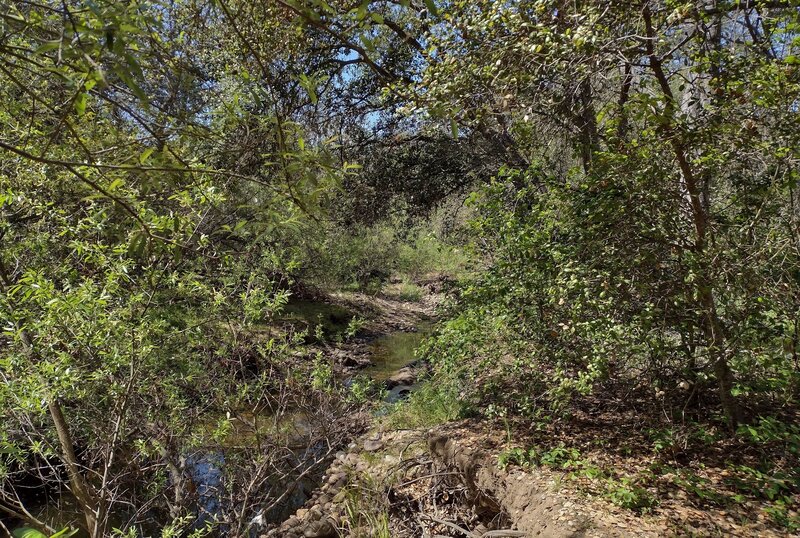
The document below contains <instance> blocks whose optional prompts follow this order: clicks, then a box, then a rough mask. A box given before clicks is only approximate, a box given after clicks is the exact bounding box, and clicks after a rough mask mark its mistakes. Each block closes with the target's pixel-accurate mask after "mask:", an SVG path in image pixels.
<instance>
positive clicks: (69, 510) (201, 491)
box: [12, 300, 433, 538]
mask: <svg viewBox="0 0 800 538" xmlns="http://www.w3.org/2000/svg"><path fill="white" fill-rule="evenodd" d="M354 317H355V315H354V314H353V313H352V312H350V311H349V310H348V309H346V308H344V307H341V306H339V305H335V304H330V303H325V302H319V301H302V300H294V301H291V302H290V303H289V304H288V305H287V306H286V308H285V310H284V312H283V314H282V315H281V316H280V318H279V319H278V320H277V321H279V322H281V323H290V324H292V325H294V326H295V328H296V330H301V331H307V333H308V340H309V341H314V339H315V336H314V335H315V332H316V331H315V330H314V329H315V328H316V327H317V326H319V327H321V329H322V334H324V335H325V338H326V339H330V340H334V339H338V338H341V337H343V336H344V335H345V334H346V332H347V330H348V327H349V325H350V323H351V321H352V320H353V318H354ZM432 326H433V324H432V322H421V323H419V324H418V325H417V326H416V327H415V330H413V331H402V330H396V331H392V332H389V333H387V334H383V335H380V336H378V337H377V338H374V339H372V340H368V341H366V342H365V343H364V345H365V346H367V348H368V355H367V356H368V358H369V359H370V361H371V363H372V364H371V365H370V366H368V367H366V368H364V369H363V370H361V371H360V372H359V373H360V374H363V375H365V376H368V377H369V378H371V379H373V380H374V381H376V382H379V383H381V382H384V381H386V380H387V379H389V378H390V377H391V376H392V375H393V374H395V373H396V372H397V371H398V370H400V369H402V368H404V367H405V366H408V365H409V364H412V363H413V362H414V361H415V360H416V357H415V350H416V349H417V348H418V347H419V345H420V343H421V342H422V340H423V339H424V338H425V336H427V335H428V334H430V332H431V329H432ZM417 386H418V384H416V383H415V384H411V385H398V386H395V387H393V388H392V389H390V390H389V391H388V393H387V394H386V395H385V396H384V401H385V402H387V403H389V404H392V403H395V402H397V401H400V400H402V399H403V398H405V397H406V396H407V395H408V394H409V393H410V392H412V391H413V390H415V389H416V388H417ZM385 411H386V409H385V408H384V409H383V410H382V411H381V412H385ZM261 418H269V417H261ZM292 420H294V419H292ZM304 420H305V417H304V416H303V415H300V414H298V415H297V417H296V421H295V422H296V424H293V426H296V427H297V428H298V429H302V427H303V426H302V422H303V421H304ZM320 449H321V447H320ZM306 450H311V451H312V452H313V451H314V447H308V448H307V449H306ZM224 463H225V454H224V451H220V450H215V451H208V452H205V453H202V452H201V453H195V454H194V455H192V456H189V457H187V458H186V466H187V472H188V474H189V475H190V476H191V478H192V481H193V482H194V484H195V485H196V487H197V494H198V504H199V505H200V507H201V508H202V511H203V512H205V513H206V514H213V513H214V512H215V511H216V510H217V509H218V507H219V499H218V498H217V497H216V495H215V494H214V492H215V491H217V490H218V488H220V487H222V481H223V471H222V468H223V466H224ZM313 482H314V481H313V480H309V483H308V484H303V485H302V486H301V487H300V488H299V491H298V493H297V494H296V495H293V496H292V497H291V498H289V499H288V503H287V504H286V505H285V506H283V507H282V509H281V510H280V511H279V512H277V513H271V514H265V516H266V518H265V520H268V521H281V520H283V519H285V518H286V517H288V515H289V514H292V513H294V511H295V510H296V509H297V508H299V507H301V506H302V505H303V503H304V502H305V501H306V499H307V498H308V497H307V494H310V492H311V491H312V490H313V489H314V488H315V487H316V485H317V484H315V483H313ZM32 508H33V509H32V513H33V514H34V515H36V516H37V517H39V518H40V519H42V520H44V521H46V522H47V523H48V524H50V525H51V526H52V527H54V528H56V529H61V528H64V527H70V526H74V525H75V523H76V522H77V521H80V512H79V510H78V508H77V506H76V505H75V502H74V498H72V496H71V495H70V494H69V493H68V492H66V491H64V492H61V494H60V495H58V497H57V499H56V501H55V502H51V503H47V504H39V505H38V506H34V507H32ZM120 519H122V518H120ZM203 519H204V518H201V519H200V520H199V521H202V520H203ZM120 522H121V521H120ZM12 528H13V527H12ZM75 536H76V537H78V538H82V537H84V536H85V533H83V532H79V533H78V534H76V535H75Z"/></svg>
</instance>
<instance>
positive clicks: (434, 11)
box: [425, 0, 439, 16]
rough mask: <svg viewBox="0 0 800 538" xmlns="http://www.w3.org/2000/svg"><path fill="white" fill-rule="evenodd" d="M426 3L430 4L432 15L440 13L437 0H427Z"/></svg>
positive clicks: (429, 8)
mask: <svg viewBox="0 0 800 538" xmlns="http://www.w3.org/2000/svg"><path fill="white" fill-rule="evenodd" d="M425 5H426V6H428V11H430V12H431V15H434V16H436V15H438V14H439V9H438V8H437V7H436V2H435V0H425Z"/></svg>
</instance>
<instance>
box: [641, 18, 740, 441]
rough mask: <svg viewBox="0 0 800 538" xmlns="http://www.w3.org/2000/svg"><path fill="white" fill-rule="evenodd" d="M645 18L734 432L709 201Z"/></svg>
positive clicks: (717, 372)
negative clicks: (711, 256) (710, 259)
mask: <svg viewBox="0 0 800 538" xmlns="http://www.w3.org/2000/svg"><path fill="white" fill-rule="evenodd" d="M642 15H643V17H644V23H645V30H646V39H645V46H646V49H647V56H648V62H649V64H650V69H651V70H652V71H653V74H654V75H655V78H656V80H657V81H658V84H659V86H660V89H661V93H662V94H663V96H664V99H665V110H664V116H665V117H666V118H668V120H669V123H668V124H667V125H666V127H665V128H664V134H665V137H666V139H667V140H669V143H670V146H671V147H672V150H673V153H674V155H675V160H676V161H677V163H678V167H679V169H680V173H681V179H682V185H681V187H682V190H684V191H685V192H686V198H687V201H688V205H689V209H690V214H691V219H692V226H693V228H694V245H693V247H692V251H693V253H694V254H695V256H696V259H697V260H698V262H699V268H698V269H699V273H700V274H699V275H697V278H695V283H696V284H695V285H696V291H697V297H698V303H699V306H700V308H701V309H702V311H703V314H704V317H705V320H706V335H707V336H706V340H707V342H708V346H707V347H708V348H709V350H710V352H711V355H712V361H713V362H712V368H713V370H714V376H715V377H716V378H717V388H718V395H719V399H720V403H721V404H722V409H723V411H724V413H725V417H726V418H727V420H728V424H729V426H730V427H731V429H733V430H735V429H736V427H737V425H738V424H739V423H740V422H742V420H743V413H742V409H741V406H740V405H739V402H738V400H737V398H736V397H735V396H734V395H733V392H732V391H733V385H734V377H733V371H732V370H731V368H730V365H729V364H728V359H727V350H726V347H727V346H726V344H727V342H726V337H725V333H724V331H723V327H722V322H721V320H720V319H719V315H718V314H717V306H716V300H715V298H714V285H713V281H712V277H711V275H710V274H709V267H708V264H707V261H706V258H707V255H708V253H707V246H708V239H709V235H710V232H709V220H710V219H709V207H710V204H709V200H708V199H707V196H704V191H706V189H704V188H703V186H701V185H700V182H699V181H698V178H697V177H696V175H695V173H694V170H693V169H692V166H691V163H690V161H689V157H688V152H687V149H686V147H685V145H684V142H683V136H682V134H681V132H680V129H679V128H677V126H676V125H675V110H676V106H677V103H676V100H675V95H674V94H673V92H672V88H671V87H670V84H669V79H668V78H667V76H666V74H665V73H664V69H663V65H662V60H661V59H660V58H659V57H658V55H657V54H656V51H655V42H656V34H655V30H654V28H653V21H652V17H651V13H650V6H649V5H648V4H645V6H644V8H643V10H642Z"/></svg>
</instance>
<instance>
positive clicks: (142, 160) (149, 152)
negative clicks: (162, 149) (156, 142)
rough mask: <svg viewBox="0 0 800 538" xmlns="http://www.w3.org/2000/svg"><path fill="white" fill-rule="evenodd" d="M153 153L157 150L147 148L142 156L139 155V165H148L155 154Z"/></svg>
mask: <svg viewBox="0 0 800 538" xmlns="http://www.w3.org/2000/svg"><path fill="white" fill-rule="evenodd" d="M153 151H155V148H147V149H146V150H144V151H143V152H142V154H141V155H139V164H144V163H146V162H147V159H148V158H149V157H150V155H152V154H153Z"/></svg>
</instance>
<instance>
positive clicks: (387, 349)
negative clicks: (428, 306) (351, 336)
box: [364, 322, 433, 381]
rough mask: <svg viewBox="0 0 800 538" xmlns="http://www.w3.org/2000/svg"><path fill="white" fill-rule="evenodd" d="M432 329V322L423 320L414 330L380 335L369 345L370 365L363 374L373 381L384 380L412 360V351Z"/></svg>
mask: <svg viewBox="0 0 800 538" xmlns="http://www.w3.org/2000/svg"><path fill="white" fill-rule="evenodd" d="M432 329H433V324H432V323H430V322H423V323H420V324H419V325H418V326H417V330H416V331H414V332H395V333H391V334H387V335H385V336H382V337H380V338H378V339H376V340H375V341H373V342H372V344H371V345H370V359H371V360H372V366H370V367H368V368H366V369H365V370H364V374H365V375H367V376H369V377H371V378H372V379H374V380H375V381H384V380H386V379H388V378H390V377H391V376H392V375H393V374H394V373H396V372H397V371H398V370H399V369H401V368H403V367H404V366H408V365H409V364H410V363H412V362H414V359H415V358H416V357H415V356H414V351H416V349H417V348H418V347H419V345H420V343H421V342H422V340H423V339H424V338H425V337H426V336H428V335H429V334H430V333H431V331H432Z"/></svg>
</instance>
